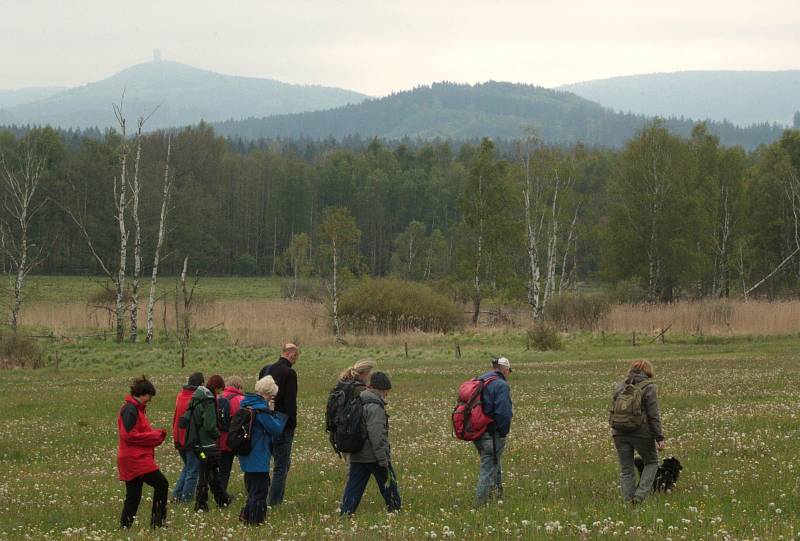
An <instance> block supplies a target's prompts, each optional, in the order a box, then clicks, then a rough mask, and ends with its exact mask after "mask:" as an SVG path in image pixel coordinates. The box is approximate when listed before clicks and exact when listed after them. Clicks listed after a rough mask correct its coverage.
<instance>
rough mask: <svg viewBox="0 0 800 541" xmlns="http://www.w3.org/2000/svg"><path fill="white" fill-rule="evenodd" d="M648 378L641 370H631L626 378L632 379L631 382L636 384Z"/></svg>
mask: <svg viewBox="0 0 800 541" xmlns="http://www.w3.org/2000/svg"><path fill="white" fill-rule="evenodd" d="M646 379H649V378H648V377H647V374H645V373H644V372H642V371H641V370H631V371H630V372H628V377H627V378H625V381H630V382H631V383H633V384H636V383H639V382H642V381H644V380H646Z"/></svg>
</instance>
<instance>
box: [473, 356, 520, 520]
mask: <svg viewBox="0 0 800 541" xmlns="http://www.w3.org/2000/svg"><path fill="white" fill-rule="evenodd" d="M510 373H511V363H510V362H509V360H508V359H507V358H505V357H499V358H497V359H492V370H490V371H489V372H486V373H485V374H483V375H481V376H479V379H482V380H487V379H489V378H494V379H492V381H490V382H489V383H488V384H487V385H486V386H485V387H484V389H483V396H482V397H481V405H482V407H483V412H484V413H485V414H486V415H488V416H489V417H491V418H492V423H491V424H490V425H489V428H488V430H487V431H486V432H485V433H484V434H483V435H482V436H481V437H480V438H478V439H477V440H475V441H474V442H473V443H474V444H475V448H476V449H477V450H478V454H479V455H480V458H481V470H480V473H479V474H478V487H477V489H476V491H475V502H476V504H477V505H479V506H480V505H484V504H485V503H486V502H487V501H489V498H490V497H491V496H492V495H493V494H492V493H494V496H495V497H496V498H497V499H500V498H502V497H503V477H502V468H501V465H500V459H501V458H502V456H503V449H504V448H505V445H506V436H508V432H509V430H511V417H512V416H513V411H512V405H511V390H510V389H509V386H508V383H507V381H506V379H507V378H508V375H509V374H510Z"/></svg>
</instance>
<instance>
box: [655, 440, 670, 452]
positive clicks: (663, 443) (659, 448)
mask: <svg viewBox="0 0 800 541" xmlns="http://www.w3.org/2000/svg"><path fill="white" fill-rule="evenodd" d="M666 448H667V442H666V441H664V440H661V441H657V442H656V451H663V450H664V449H666Z"/></svg>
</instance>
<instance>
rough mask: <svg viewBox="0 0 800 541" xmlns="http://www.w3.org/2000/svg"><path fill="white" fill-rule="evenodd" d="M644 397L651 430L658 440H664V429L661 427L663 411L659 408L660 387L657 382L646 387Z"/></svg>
mask: <svg viewBox="0 0 800 541" xmlns="http://www.w3.org/2000/svg"><path fill="white" fill-rule="evenodd" d="M643 399H644V407H645V413H646V414H647V424H648V425H649V426H650V432H651V433H652V434H653V437H654V438H655V440H656V441H664V431H663V430H662V428H661V412H660V411H659V408H658V389H657V388H656V384H655V383H651V384H650V385H648V386H647V387H645V391H644V393H643Z"/></svg>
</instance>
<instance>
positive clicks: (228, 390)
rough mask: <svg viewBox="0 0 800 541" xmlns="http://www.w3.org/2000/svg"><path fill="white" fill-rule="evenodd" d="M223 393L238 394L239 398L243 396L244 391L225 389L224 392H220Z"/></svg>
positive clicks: (232, 388) (233, 388)
mask: <svg viewBox="0 0 800 541" xmlns="http://www.w3.org/2000/svg"><path fill="white" fill-rule="evenodd" d="M222 392H223V393H227V394H238V395H239V396H244V391H242V390H241V389H237V388H236V387H230V386H228V387H225V390H223V391H222Z"/></svg>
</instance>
